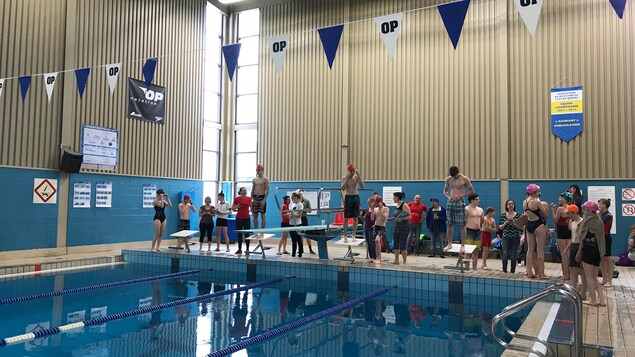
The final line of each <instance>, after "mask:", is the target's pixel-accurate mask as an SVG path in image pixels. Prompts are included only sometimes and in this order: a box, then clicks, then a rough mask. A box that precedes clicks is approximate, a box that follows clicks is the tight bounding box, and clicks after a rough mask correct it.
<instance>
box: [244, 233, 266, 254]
mask: <svg viewBox="0 0 635 357" xmlns="http://www.w3.org/2000/svg"><path fill="white" fill-rule="evenodd" d="M271 237H273V234H272V233H265V234H263V235H262V237H258V236H257V235H255V234H254V235H252V236H249V237H247V238H245V240H248V241H256V242H258V246H256V248H254V250H252V251H246V252H245V254H249V253H258V252H257V249H258V248H260V252H262V259H265V250H269V249H271V247H263V246H262V242H263V241H264V240H265V239H267V238H271Z"/></svg>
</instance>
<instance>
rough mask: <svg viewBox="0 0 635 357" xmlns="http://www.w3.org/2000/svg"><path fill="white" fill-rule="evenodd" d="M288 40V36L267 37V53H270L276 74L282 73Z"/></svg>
mask: <svg viewBox="0 0 635 357" xmlns="http://www.w3.org/2000/svg"><path fill="white" fill-rule="evenodd" d="M289 38H290V36H289V35H282V36H274V37H269V41H268V42H269V53H271V59H273V65H274V66H275V67H276V74H280V72H282V66H283V65H284V59H285V57H286V54H287V48H288V47H289Z"/></svg>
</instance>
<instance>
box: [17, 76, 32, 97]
mask: <svg viewBox="0 0 635 357" xmlns="http://www.w3.org/2000/svg"><path fill="white" fill-rule="evenodd" d="M18 81H19V82H20V92H22V103H24V99H26V93H27V92H28V91H29V86H30V85H31V76H24V77H19V78H18Z"/></svg>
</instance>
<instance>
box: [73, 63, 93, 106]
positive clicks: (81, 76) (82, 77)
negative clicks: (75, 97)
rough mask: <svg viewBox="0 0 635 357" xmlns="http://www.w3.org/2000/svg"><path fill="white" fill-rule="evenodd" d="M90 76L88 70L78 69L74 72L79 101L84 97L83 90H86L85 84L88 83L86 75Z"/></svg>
mask: <svg viewBox="0 0 635 357" xmlns="http://www.w3.org/2000/svg"><path fill="white" fill-rule="evenodd" d="M89 74H90V68H79V69H76V70H75V78H77V91H78V92H79V99H82V96H83V95H84V89H86V82H88V75H89Z"/></svg>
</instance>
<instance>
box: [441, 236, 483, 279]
mask: <svg viewBox="0 0 635 357" xmlns="http://www.w3.org/2000/svg"><path fill="white" fill-rule="evenodd" d="M464 248H465V251H464V254H472V253H474V250H476V248H477V246H475V245H472V244H466V245H464ZM445 252H446V253H459V259H458V260H457V261H456V266H452V265H446V266H444V268H445V269H451V270H460V271H461V273H464V272H465V271H466V270H468V271H469V270H470V261H469V260H465V261H464V260H463V254H461V253H460V252H461V244H460V243H459V244H456V243H454V244H452V249H449V250H446V251H445ZM464 264H465V265H464Z"/></svg>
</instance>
